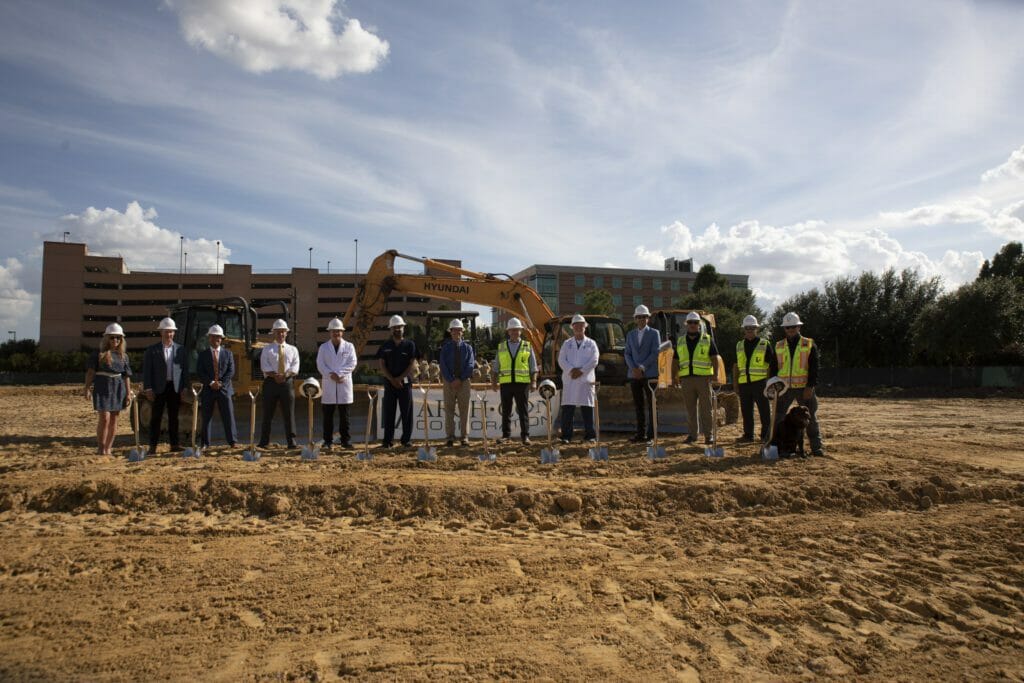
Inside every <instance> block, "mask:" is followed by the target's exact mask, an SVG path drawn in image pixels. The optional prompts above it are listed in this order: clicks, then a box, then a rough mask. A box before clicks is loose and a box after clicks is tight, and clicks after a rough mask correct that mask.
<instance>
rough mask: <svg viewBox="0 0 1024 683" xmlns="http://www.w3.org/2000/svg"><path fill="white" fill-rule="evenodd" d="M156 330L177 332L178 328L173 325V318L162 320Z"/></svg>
mask: <svg viewBox="0 0 1024 683" xmlns="http://www.w3.org/2000/svg"><path fill="white" fill-rule="evenodd" d="M156 329H158V330H177V329H178V326H177V325H175V324H174V318H164V319H163V320H161V321H160V324H159V325H157V328H156Z"/></svg>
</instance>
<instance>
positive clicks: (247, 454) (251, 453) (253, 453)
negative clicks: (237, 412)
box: [242, 384, 261, 462]
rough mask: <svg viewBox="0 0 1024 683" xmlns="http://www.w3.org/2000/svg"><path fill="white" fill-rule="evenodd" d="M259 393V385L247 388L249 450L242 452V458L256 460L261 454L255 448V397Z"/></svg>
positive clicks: (248, 460) (250, 460)
mask: <svg viewBox="0 0 1024 683" xmlns="http://www.w3.org/2000/svg"><path fill="white" fill-rule="evenodd" d="M259 394H260V385H258V384H257V385H256V386H255V387H253V388H252V389H250V390H249V450H247V451H243V452H242V460H244V461H246V462H256V461H257V460H259V459H260V457H261V454H260V452H259V451H257V450H256V397H257V396H259Z"/></svg>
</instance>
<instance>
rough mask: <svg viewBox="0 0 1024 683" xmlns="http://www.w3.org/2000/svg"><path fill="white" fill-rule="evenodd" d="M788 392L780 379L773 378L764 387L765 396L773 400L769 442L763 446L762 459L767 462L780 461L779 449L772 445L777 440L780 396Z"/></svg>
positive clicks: (784, 381) (784, 383)
mask: <svg viewBox="0 0 1024 683" xmlns="http://www.w3.org/2000/svg"><path fill="white" fill-rule="evenodd" d="M785 390H786V380H784V379H782V378H780V377H772V378H771V379H770V380H768V382H767V383H766V384H765V385H764V395H765V396H768V397H769V398H771V399H772V411H771V417H772V423H771V425H770V426H769V428H768V440H767V441H765V442H764V443H763V444H762V445H761V459H762V460H764V461H765V462H774V461H775V460H778V459H779V447H778V446H775V445H774V444H772V440H773V439H774V438H775V411H776V410H777V407H778V401H779V394H781V393H782V392H784V391H785Z"/></svg>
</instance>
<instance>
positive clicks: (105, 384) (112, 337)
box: [85, 323, 132, 455]
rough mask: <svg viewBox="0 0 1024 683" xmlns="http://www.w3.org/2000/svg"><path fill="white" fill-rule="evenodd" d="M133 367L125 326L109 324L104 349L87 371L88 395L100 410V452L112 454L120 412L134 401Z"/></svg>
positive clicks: (96, 354) (97, 354)
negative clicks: (127, 345)
mask: <svg viewBox="0 0 1024 683" xmlns="http://www.w3.org/2000/svg"><path fill="white" fill-rule="evenodd" d="M131 376H132V368H131V366H130V365H129V364H128V353H127V351H126V350H125V343H124V330H122V329H121V326H120V325H118V324H117V323H111V324H110V325H107V329H106V330H105V331H104V332H103V341H101V342H100V350H99V351H97V352H95V353H93V354H92V356H91V357H90V358H89V365H88V367H87V368H86V372H85V395H86V397H87V398H89V397H91V398H92V407H93V408H95V409H96V412H97V413H99V420H98V422H97V424H96V442H97V448H96V452H97V453H101V454H103V455H111V449H112V447H113V445H114V435H115V434H117V415H118V413H120V412H121V411H122V410H123V409H125V408H127V407H128V404H129V403H131V398H130V397H131V395H132V383H131V379H130V377H131Z"/></svg>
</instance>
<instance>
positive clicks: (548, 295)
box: [493, 258, 749, 325]
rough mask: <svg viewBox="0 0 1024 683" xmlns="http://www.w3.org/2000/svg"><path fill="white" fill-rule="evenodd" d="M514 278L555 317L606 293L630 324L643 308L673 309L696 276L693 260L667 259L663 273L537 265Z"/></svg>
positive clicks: (500, 317) (737, 278)
mask: <svg viewBox="0 0 1024 683" xmlns="http://www.w3.org/2000/svg"><path fill="white" fill-rule="evenodd" d="M720 275H721V276H722V277H724V278H725V279H726V280H728V282H729V284H730V285H731V286H733V287H738V288H746V287H747V286H748V281H749V276H747V275H734V274H728V273H720ZM512 277H513V279H516V280H519V281H521V282H525V283H526V284H528V285H529V286H531V287H533V288H534V289H535V290H537V291H538V292H539V293H540V295H541V296H542V297H544V301H546V302H547V304H548V306H549V307H550V308H551V310H552V311H554V312H555V315H569V314H573V313H578V312H581V311H582V310H583V299H584V296H586V294H587V292H590V291H592V290H596V289H603V290H605V291H607V292H608V293H609V294H611V296H612V302H613V303H614V305H615V311H616V312H615V315H616V316H618V317H620V318H622V319H623V320H626V321H628V320H631V319H632V318H633V310H634V309H635V308H636V306H638V305H640V304H644V305H646V306H647V307H648V308H650V309H651V310H652V311H655V310H657V309H663V308H672V307H673V302H674V301H676V300H677V299H679V298H680V297H682V296H685V295H686V294H688V293H690V292H691V291H692V290H693V282H694V280H696V279H697V273H695V272H694V271H693V259H685V260H680V259H675V258H668V259H665V267H664V269H663V270H636V269H630V268H593V267H590V266H553V265H546V264H534V265H532V266H529V267H527V268H525V269H523V270H521V271H519V272H518V273H516V274H515V275H513V276H512ZM493 313H494V320H495V322H496V323H497V324H501V325H504V323H505V322H506V321H507V320H508V318H509V314H508V313H506V312H504V311H499V310H495V311H494V312H493Z"/></svg>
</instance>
